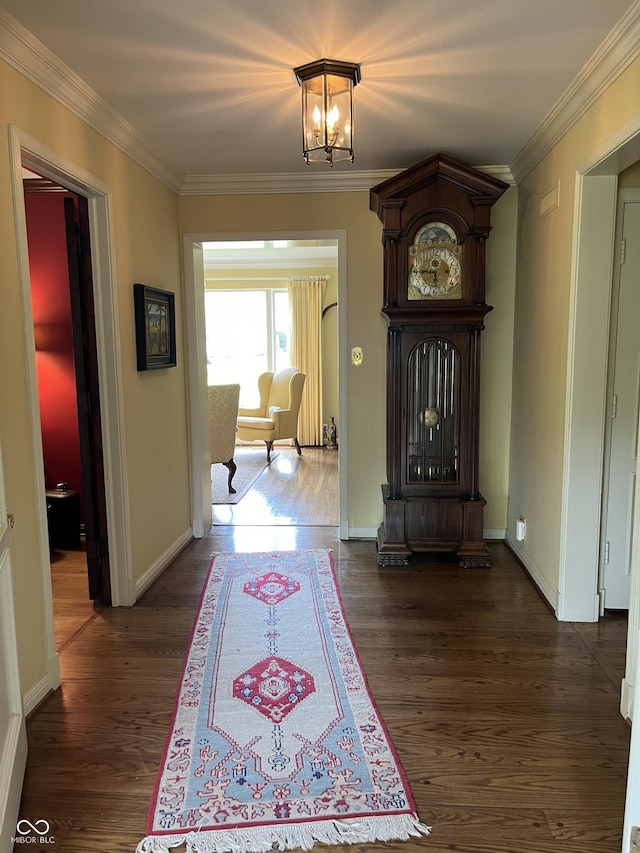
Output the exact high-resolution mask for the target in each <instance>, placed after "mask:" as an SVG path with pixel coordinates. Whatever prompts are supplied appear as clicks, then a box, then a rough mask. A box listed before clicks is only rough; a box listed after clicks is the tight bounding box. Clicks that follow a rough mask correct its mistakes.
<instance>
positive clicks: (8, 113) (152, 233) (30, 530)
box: [0, 61, 190, 693]
mask: <svg viewBox="0 0 640 853" xmlns="http://www.w3.org/2000/svg"><path fill="white" fill-rule="evenodd" d="M0 91H1V92H2V98H1V99H0V123H1V124H2V127H3V128H4V130H3V133H2V134H1V135H0V233H1V235H2V252H0V282H2V284H1V285H0V435H1V436H2V446H3V457H4V473H5V481H6V493H7V503H8V506H9V509H10V511H11V512H12V513H14V515H15V518H16V526H15V529H14V531H13V534H12V549H11V550H12V561H13V573H14V588H15V606H16V614H17V622H18V642H19V659H20V674H21V681H22V690H23V693H27V692H28V691H30V690H33V689H34V688H35V686H36V685H37V684H38V683H39V682H40V681H41V680H42V679H43V678H44V677H45V673H46V668H47V659H46V657H47V655H46V640H45V630H44V624H45V614H44V606H45V605H44V597H43V585H42V567H43V565H45V566H46V565H47V564H48V554H47V553H42V550H41V547H40V532H39V528H38V525H37V521H36V512H37V507H38V504H39V502H42V503H43V502H44V484H43V483H42V482H37V481H36V477H35V475H34V470H35V469H34V460H35V459H36V455H37V454H38V453H39V447H38V446H37V445H36V446H34V443H33V441H32V432H31V415H30V410H29V397H28V381H29V376H28V369H27V364H28V362H27V356H26V349H25V347H26V343H25V336H24V331H23V323H22V316H23V312H22V306H21V290H20V284H19V280H18V264H17V242H16V232H15V226H14V217H13V206H12V205H13V195H12V188H11V179H10V174H11V170H10V161H9V150H8V131H7V127H8V125H9V124H13V125H15V126H16V127H17V128H18V130H19V131H21V132H22V133H26V134H28V135H29V136H31V137H33V138H34V139H35V140H37V142H38V143H39V144H40V145H43V146H46V147H47V148H49V149H51V150H52V151H53V152H55V154H56V155H57V156H58V158H60V159H63V160H65V161H68V162H69V163H70V164H73V166H75V167H78V168H80V169H81V170H83V171H85V172H87V173H90V174H91V175H93V176H95V177H96V178H97V179H98V180H99V181H100V182H102V183H104V184H106V185H107V186H108V187H109V188H110V190H111V209H112V223H113V233H112V235H111V236H112V240H113V246H114V258H115V282H116V285H115V286H116V288H117V300H118V316H117V320H116V322H117V325H118V331H119V336H120V343H121V363H122V387H123V400H124V412H123V416H124V432H125V447H124V448H123V450H124V453H125V459H126V466H127V484H128V491H129V497H130V502H129V507H130V528H131V554H132V563H133V572H134V578H135V579H137V578H140V577H141V576H142V575H143V574H144V573H145V572H146V571H147V570H148V569H149V568H150V567H151V566H152V564H153V563H154V562H155V561H156V560H158V559H159V558H160V556H161V555H162V554H163V553H164V552H165V551H166V550H167V549H168V548H169V547H170V546H172V545H173V544H174V543H175V542H176V540H178V538H179V537H180V536H181V535H183V534H184V532H185V530H187V529H188V528H189V525H190V509H189V504H190V501H189V485H188V456H187V430H186V415H185V387H186V386H185V374H184V366H185V358H184V354H183V351H182V347H183V340H182V333H181V322H182V310H181V302H182V300H181V283H180V262H179V244H178V218H177V214H178V212H177V202H176V195H175V193H173V192H172V191H171V190H169V189H168V188H167V187H166V186H164V185H163V184H161V183H160V182H159V181H157V180H156V179H154V178H153V177H151V176H150V175H149V174H148V173H147V172H146V171H145V170H143V169H142V168H141V167H140V166H138V165H137V164H135V163H134V162H133V161H132V160H130V159H129V158H128V157H126V156H125V155H124V154H123V153H122V152H120V151H119V150H118V149H117V148H115V147H114V146H113V145H112V144H110V143H109V142H107V141H106V140H105V139H104V138H102V137H101V136H100V135H99V134H97V133H96V132H95V131H93V130H92V129H91V128H89V127H88V126H87V125H86V124H84V123H83V122H82V121H80V120H79V119H78V118H77V117H76V116H74V115H73V114H71V113H70V112H69V111H67V110H66V109H65V108H63V107H62V106H60V105H59V104H58V103H57V102H56V101H54V100H53V99H52V98H50V97H49V96H48V95H46V94H45V93H44V92H43V91H42V90H41V89H39V88H38V87H36V86H35V85H33V84H32V83H31V82H29V81H28V80H27V79H26V78H25V77H23V76H22V75H20V74H19V73H18V72H16V71H15V70H13V69H12V68H11V67H9V66H8V65H6V64H5V63H4V62H1V61H0ZM136 281H140V282H143V283H145V284H149V285H154V286H157V287H161V288H165V289H168V290H173V291H176V292H177V303H178V358H179V362H180V366H179V367H178V368H175V369H171V370H166V371H165V370H163V371H155V372H151V373H149V374H139V373H138V372H137V371H136V362H135V341H134V325H133V297H132V285H133V283H134V282H136ZM105 402H106V405H107V406H108V404H109V402H108V401H105ZM3 509H4V508H3Z"/></svg>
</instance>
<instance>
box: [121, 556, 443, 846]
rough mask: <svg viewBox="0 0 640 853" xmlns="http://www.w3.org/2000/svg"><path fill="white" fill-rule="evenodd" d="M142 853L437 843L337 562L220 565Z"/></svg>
mask: <svg viewBox="0 0 640 853" xmlns="http://www.w3.org/2000/svg"><path fill="white" fill-rule="evenodd" d="M147 833H148V834H147V837H146V838H145V839H144V840H143V841H141V842H140V844H139V845H138V848H137V853H167V851H169V850H173V849H174V848H176V847H180V845H182V844H184V845H185V849H186V850H187V851H190V853H224V852H225V851H233V853H245V851H247V853H260V851H271V850H290V849H294V848H302V849H305V850H307V849H309V848H311V847H313V845H314V844H315V843H316V842H323V843H326V844H334V845H338V844H362V843H367V842H373V841H391V840H403V839H407V838H409V837H411V836H415V837H419V836H421V835H428V834H429V827H427V826H424V825H423V824H422V823H420V821H419V819H418V817H417V815H416V810H415V806H414V804H413V800H412V798H411V793H410V791H409V788H408V785H407V782H406V780H405V778H404V774H403V772H402V769H401V768H400V765H399V763H398V760H397V758H396V756H395V753H394V750H393V747H392V745H391V743H390V741H389V738H388V736H387V734H386V731H385V728H384V725H383V723H382V721H381V719H380V716H379V714H378V712H377V710H376V708H375V706H374V703H373V700H372V698H371V696H370V694H369V691H368V688H367V683H366V680H365V677H364V675H363V672H362V669H361V667H360V663H359V660H358V657H357V655H356V651H355V649H354V646H353V642H352V640H351V637H350V634H349V629H348V627H347V624H346V621H345V617H344V613H343V610H342V604H341V602H340V598H339V594H338V590H337V587H336V582H335V576H334V572H333V564H332V559H331V553H330V552H328V551H291V552H279V553H256V554H216V555H215V556H214V558H213V560H212V563H211V568H210V571H209V576H208V578H207V581H206V584H205V588H204V592H203V595H202V600H201V604H200V610H199V612H198V615H197V617H196V621H195V626H194V629H193V635H192V639H191V645H190V648H189V651H188V653H187V657H186V661H185V668H184V674H183V677H182V681H181V684H180V689H179V693H178V697H177V700H176V707H175V711H174V717H173V722H172V724H171V728H170V731H169V735H168V738H167V742H166V746H165V751H164V756H163V759H162V762H161V765H160V770H159V774H158V779H157V782H156V788H155V791H154V796H153V800H152V803H151V808H150V811H149V819H148V824H147Z"/></svg>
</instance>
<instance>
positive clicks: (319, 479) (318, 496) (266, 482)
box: [213, 445, 338, 526]
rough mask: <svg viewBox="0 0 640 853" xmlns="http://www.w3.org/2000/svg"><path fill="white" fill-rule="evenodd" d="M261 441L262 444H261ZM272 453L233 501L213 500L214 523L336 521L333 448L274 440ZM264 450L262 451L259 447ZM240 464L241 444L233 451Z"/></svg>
mask: <svg viewBox="0 0 640 853" xmlns="http://www.w3.org/2000/svg"><path fill="white" fill-rule="evenodd" d="M263 446H264V445H263ZM275 450H276V451H277V456H275V457H274V458H273V460H272V462H271V464H270V465H269V466H268V468H266V469H265V470H264V471H263V473H262V474H261V476H260V478H259V479H258V480H257V482H256V483H255V485H254V486H253V488H252V489H251V491H250V492H249V493H248V494H247V495H246V496H245V497H244V498H243V499H242V500H241V501H240V503H238V504H237V505H235V506H232V505H228V504H214V506H213V523H214V524H250V525H262V524H266V525H273V524H278V525H280V524H282V525H291V524H295V525H298V526H308V525H313V526H322V525H330V526H331V525H337V524H338V454H337V453H336V452H335V450H326V449H323V448H321V447H304V448H303V449H302V456H298V454H297V452H296V449H295V447H286V446H282V445H278V446H276V448H275ZM264 452H265V454H266V451H264ZM236 461H237V463H238V465H239V466H240V465H242V448H239V451H238V453H237V454H236Z"/></svg>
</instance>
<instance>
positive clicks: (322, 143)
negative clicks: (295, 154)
mask: <svg viewBox="0 0 640 853" xmlns="http://www.w3.org/2000/svg"><path fill="white" fill-rule="evenodd" d="M293 72H294V74H295V75H296V79H297V81H298V83H299V84H300V86H301V87H302V153H303V156H304V159H305V162H306V163H308V164H309V163H328V164H329V166H333V164H334V163H338V162H340V161H344V160H348V161H349V162H350V163H353V87H354V86H356V85H357V84H358V83H359V82H360V66H359V65H357V64H356V63H354V62H339V61H336V60H333V59H319V60H317V61H316V62H310V63H308V64H307V65H300V66H299V67H298V68H294V69H293Z"/></svg>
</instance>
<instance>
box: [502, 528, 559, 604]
mask: <svg viewBox="0 0 640 853" xmlns="http://www.w3.org/2000/svg"><path fill="white" fill-rule="evenodd" d="M504 541H505V543H506V545H507V547H508V548H509V549H510V550H511V551H513V553H514V554H515V556H516V557H517V558H518V560H519V561H520V562H521V563H522V565H523V566H524V568H525V571H526V572H527V574H528V575H529V577H530V578H531V580H532V581H533V582H534V584H535V585H536V586H537V587H538V589H539V590H540V593H541V594H542V595H543V596H544V598H546V599H547V601H548V602H549V604H550V605H551V607H552V608H553V612H554V613H555V614H556V616H557V615H558V592H557V590H555V589H553V587H552V586H550V584H549V582H548V581H547V579H546V578H545V577H544V575H543V574H542V572H541V571H540V569H538V567H537V566H536V565H535V563H534V562H533V560H532V559H531V558H530V557H529V555H528V554H527V553H526V551H525V550H524V548H523V547H522V545H521V544H520V542H518V540H517V539H516V538H515V537H514V536H513V534H511V533H510V532H509V531H508V530H507V531H506V533H505V537H504Z"/></svg>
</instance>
